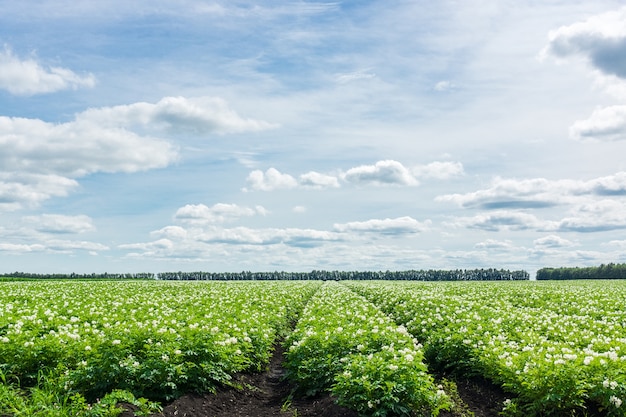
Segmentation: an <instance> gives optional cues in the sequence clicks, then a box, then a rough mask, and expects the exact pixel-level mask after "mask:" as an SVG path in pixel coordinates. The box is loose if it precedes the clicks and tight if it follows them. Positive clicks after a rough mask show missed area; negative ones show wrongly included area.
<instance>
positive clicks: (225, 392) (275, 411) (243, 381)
mask: <svg viewBox="0 0 626 417" xmlns="http://www.w3.org/2000/svg"><path fill="white" fill-rule="evenodd" d="M282 361H283V349H282V347H280V346H277V348H276V350H275V351H274V355H273V356H272V358H271V360H270V364H269V368H268V369H267V370H266V371H265V372H262V373H257V374H241V375H238V376H237V378H236V382H237V383H238V384H240V385H241V386H242V387H244V388H243V389H241V390H237V389H234V388H224V389H220V390H219V391H218V392H217V393H215V394H203V395H197V394H190V395H185V396H183V397H181V398H179V399H177V400H176V401H174V402H172V403H171V404H168V405H167V406H165V407H164V409H163V412H161V413H159V414H153V415H152V416H151V417H319V416H323V417H358V413H356V412H355V411H352V410H349V409H347V408H344V407H340V406H339V405H337V404H335V402H334V399H333V398H332V397H331V396H330V395H324V396H321V397H318V398H300V399H298V398H294V399H291V400H290V393H291V392H292V388H293V385H292V384H290V383H289V382H287V381H286V380H285V379H284V378H283V376H284V373H285V369H284V368H283V367H282ZM457 389H458V394H459V397H460V398H461V400H462V402H463V404H462V405H461V406H459V407H457V410H454V411H452V412H441V413H440V416H441V417H461V416H463V417H466V416H471V415H473V416H475V417H497V416H498V415H499V414H498V412H499V411H501V409H502V402H503V401H504V399H505V396H504V394H503V393H502V392H501V391H500V390H499V389H498V388H497V387H494V386H493V385H490V384H489V383H488V382H486V381H482V380H470V381H457ZM134 411H136V408H135V407H134V406H131V405H128V406H127V407H126V411H124V413H122V414H121V417H133V416H134V415H135V414H134ZM472 413H473V414H472Z"/></svg>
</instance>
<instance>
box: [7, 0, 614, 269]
mask: <svg viewBox="0 0 626 417" xmlns="http://www.w3.org/2000/svg"><path fill="white" fill-rule="evenodd" d="M0 10H2V13H0V273H6V272H13V271H21V272H36V273H71V272H76V273H91V272H97V273H102V272H109V273H113V272H131V273H132V272H165V271H213V272H220V271H224V272H226V271H232V272H237V271H244V270H245V271H276V270H277V271H302V272H307V271H311V270H383V271H384V270H392V271H393V270H409V269H457V268H461V269H473V268H504V269H511V270H518V269H524V270H526V271H529V272H530V273H531V275H534V273H535V271H536V270H537V269H539V268H543V267H560V266H589V265H599V264H602V263H610V262H614V263H623V262H626V5H624V3H623V1H621V0H620V1H614V0H597V1H593V2H590V1H583V0H545V1H536V0H467V1H459V0H441V1H436V2H433V1H423V0H413V1H402V0H391V1H390V0H360V1H353V0H347V1H338V2H319V1H304V0H301V1H288V0H285V1H270V0H267V1H262V0H259V1H247V0H242V1H200V0H184V1H178V2H172V1H164V0H133V1H118V0H111V1H106V2H103V1H95V0H94V1H89V0H85V1H81V2H75V1H74V0H72V1H69V0H54V1H53V0H37V1H35V0H25V1H20V2H16V1H11V0H0Z"/></svg>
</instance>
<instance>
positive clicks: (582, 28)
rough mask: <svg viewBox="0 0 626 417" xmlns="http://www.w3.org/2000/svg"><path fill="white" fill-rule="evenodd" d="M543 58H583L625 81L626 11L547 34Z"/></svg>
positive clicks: (604, 71) (598, 17) (601, 15)
mask: <svg viewBox="0 0 626 417" xmlns="http://www.w3.org/2000/svg"><path fill="white" fill-rule="evenodd" d="M542 54H543V55H553V56H556V57H560V58H564V57H568V56H571V55H581V56H583V57H585V58H586V59H588V60H589V62H590V63H591V64H592V65H593V66H594V67H595V68H597V69H598V70H600V71H602V72H603V73H605V74H609V75H615V76H618V77H621V78H626V7H623V8H621V9H619V10H616V11H611V12H607V13H603V14H599V15H596V16H592V17H590V18H589V19H587V20H585V21H583V22H578V23H574V24H572V25H567V26H562V27H560V28H558V29H556V30H554V31H551V32H550V33H549V34H548V45H547V46H546V47H545V49H544V50H543V52H542Z"/></svg>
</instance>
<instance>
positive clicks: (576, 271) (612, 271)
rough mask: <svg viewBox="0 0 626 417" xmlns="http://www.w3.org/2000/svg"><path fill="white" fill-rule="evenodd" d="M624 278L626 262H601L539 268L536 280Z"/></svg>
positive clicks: (625, 275)
mask: <svg viewBox="0 0 626 417" xmlns="http://www.w3.org/2000/svg"><path fill="white" fill-rule="evenodd" d="M573 279H626V264H614V263H609V264H606V265H604V264H602V265H600V266H589V267H583V268H579V267H575V268H541V269H540V270H538V271H537V280H538V281H543V280H573Z"/></svg>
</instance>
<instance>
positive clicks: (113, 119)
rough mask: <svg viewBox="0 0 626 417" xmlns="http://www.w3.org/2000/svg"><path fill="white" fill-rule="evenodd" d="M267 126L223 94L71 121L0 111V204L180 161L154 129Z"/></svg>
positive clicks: (32, 200) (15, 204) (30, 201)
mask: <svg viewBox="0 0 626 417" xmlns="http://www.w3.org/2000/svg"><path fill="white" fill-rule="evenodd" d="M268 127H269V124H267V123H265V122H259V121H256V120H250V119H243V118H241V117H239V116H238V115H237V114H236V113H234V112H233V111H232V110H230V109H228V107H227V105H226V104H225V103H224V102H223V101H222V100H221V99H198V100H190V99H185V98H182V97H176V98H172V97H166V98H164V99H162V100H160V101H159V102H157V103H156V104H150V103H134V104H130V105H127V106H115V107H104V108H97V109H89V110H86V111H84V112H82V113H79V114H77V115H76V116H75V119H74V120H73V121H70V122H66V123H48V122H45V121H43V120H40V119H28V118H19V117H5V116H0V147H1V148H2V152H1V153H0V209H3V210H15V209H19V208H21V207H22V206H24V205H36V204H39V203H40V202H41V201H43V200H46V199H48V198H50V197H56V196H65V195H67V194H68V193H69V192H70V191H71V189H73V188H75V187H76V186H77V185H78V183H77V182H76V180H75V179H76V178H80V177H83V176H85V175H89V174H92V173H95V172H107V173H115V172H125V173H133V172H138V171H145V170H149V169H154V168H163V167H166V166H168V165H169V164H171V163H172V162H174V161H175V160H177V159H178V149H177V147H176V146H174V145H173V144H172V143H171V142H170V141H168V140H166V139H162V138H160V137H156V136H153V135H152V134H151V133H150V132H147V131H148V130H150V131H151V132H158V133H166V134H170V133H172V132H180V131H183V132H188V131H193V132H196V133H202V134H208V133H236V132H242V131H255V130H260V129H265V128H268ZM271 174H272V173H271V172H270V173H269V177H268V178H267V179H266V181H269V183H270V184H271V181H272V180H273V179H274V178H272V176H271ZM294 181H295V180H294Z"/></svg>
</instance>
